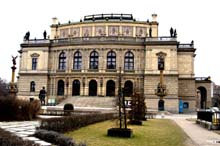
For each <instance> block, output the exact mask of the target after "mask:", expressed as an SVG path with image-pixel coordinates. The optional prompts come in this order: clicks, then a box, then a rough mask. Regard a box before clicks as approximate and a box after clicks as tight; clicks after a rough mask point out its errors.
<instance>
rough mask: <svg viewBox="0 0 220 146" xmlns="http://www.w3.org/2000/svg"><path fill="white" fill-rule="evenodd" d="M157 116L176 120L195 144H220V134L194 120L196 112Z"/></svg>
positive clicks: (206, 145) (201, 145)
mask: <svg viewBox="0 0 220 146" xmlns="http://www.w3.org/2000/svg"><path fill="white" fill-rule="evenodd" d="M156 118H166V119H172V120H173V121H175V122H176V123H177V124H178V125H179V126H180V127H181V128H182V129H183V130H184V132H185V133H186V134H187V135H188V136H189V137H190V138H191V140H192V141H193V142H194V145H195V146H220V135H219V134H217V133H215V132H213V131H209V130H208V129H205V128H203V127H200V126H199V125H197V124H196V123H195V121H193V120H189V119H195V118H196V115H195V114H188V115H187V114H177V115H163V114H161V115H157V117H156Z"/></svg>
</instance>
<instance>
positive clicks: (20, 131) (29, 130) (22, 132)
mask: <svg viewBox="0 0 220 146" xmlns="http://www.w3.org/2000/svg"><path fill="white" fill-rule="evenodd" d="M39 125H40V122H39V121H22V122H0V128H2V129H4V130H6V131H9V132H11V133H14V134H15V135H17V136H19V137H22V138H23V139H26V140H30V141H34V142H35V143H38V144H40V145H42V146H51V144H50V143H48V142H45V141H42V140H40V139H38V138H36V137H33V136H32V135H33V134H34V132H35V131H36V127H38V126H39Z"/></svg>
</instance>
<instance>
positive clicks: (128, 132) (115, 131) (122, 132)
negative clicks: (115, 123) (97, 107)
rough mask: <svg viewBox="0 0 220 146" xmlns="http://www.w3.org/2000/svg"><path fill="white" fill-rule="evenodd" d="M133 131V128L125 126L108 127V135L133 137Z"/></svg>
mask: <svg viewBox="0 0 220 146" xmlns="http://www.w3.org/2000/svg"><path fill="white" fill-rule="evenodd" d="M132 134H133V131H132V129H124V128H111V129H108V136H113V137H127V138H130V137H132Z"/></svg>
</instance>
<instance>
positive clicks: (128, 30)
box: [122, 26, 133, 36]
mask: <svg viewBox="0 0 220 146" xmlns="http://www.w3.org/2000/svg"><path fill="white" fill-rule="evenodd" d="M122 34H123V36H133V27H132V26H122Z"/></svg>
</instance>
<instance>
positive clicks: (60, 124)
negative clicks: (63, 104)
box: [40, 113, 115, 132]
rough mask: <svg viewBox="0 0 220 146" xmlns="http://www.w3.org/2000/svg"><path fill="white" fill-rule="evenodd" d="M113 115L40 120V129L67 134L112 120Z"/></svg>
mask: <svg viewBox="0 0 220 146" xmlns="http://www.w3.org/2000/svg"><path fill="white" fill-rule="evenodd" d="M114 118H115V115H114V114H113V113H105V114H103V113H98V114H87V115H73V116H68V117H62V118H50V119H42V121H41V125H40V129H45V130H51V131H56V132H68V131H72V130H76V129H79V128H81V127H83V126H87V125H89V124H93V123H97V122H101V121H105V120H110V119H114Z"/></svg>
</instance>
